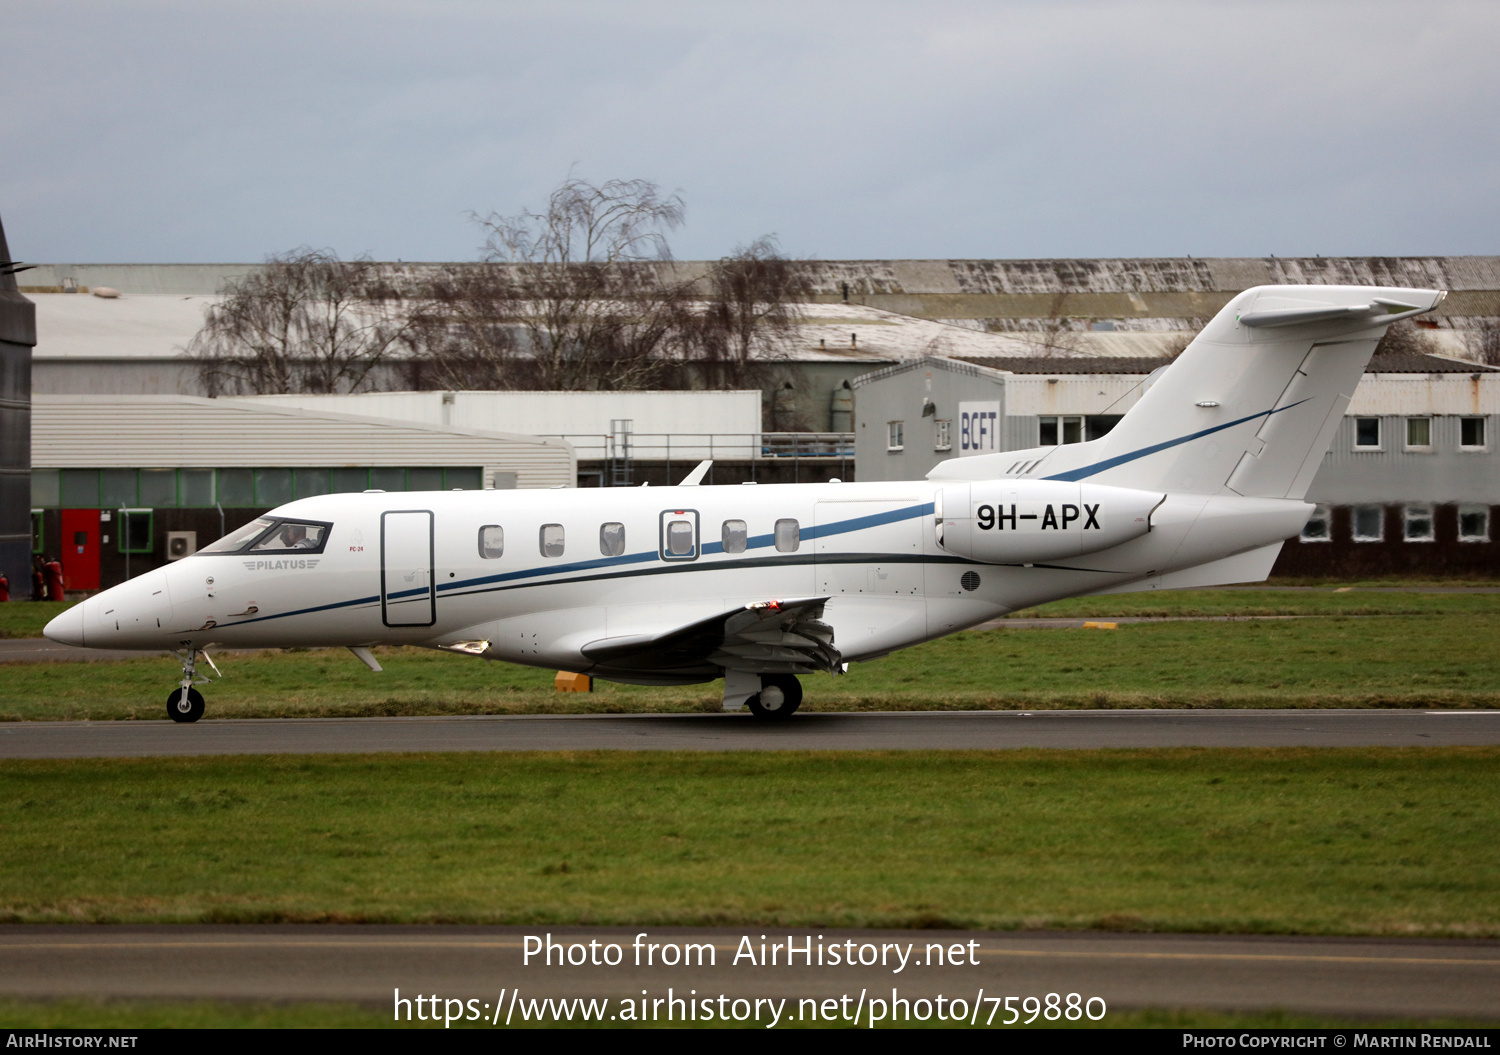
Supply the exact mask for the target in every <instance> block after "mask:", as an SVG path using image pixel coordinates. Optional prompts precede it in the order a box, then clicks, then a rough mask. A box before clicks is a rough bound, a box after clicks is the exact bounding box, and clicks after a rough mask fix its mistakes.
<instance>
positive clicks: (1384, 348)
mask: <svg viewBox="0 0 1500 1055" xmlns="http://www.w3.org/2000/svg"><path fill="white" fill-rule="evenodd" d="M1437 350H1438V348H1437V342H1436V341H1434V340H1433V339H1432V338H1431V337H1429V336H1427V334H1426V333H1425V332H1423V331H1422V330H1421V329H1419V328H1418V327H1416V326H1414V325H1412V323H1410V322H1397V323H1392V324H1391V325H1390V326H1388V327H1386V331H1385V336H1383V337H1381V338H1380V343H1379V344H1377V345H1375V354H1376V355H1431V354H1433V353H1434V352H1436V351H1437Z"/></svg>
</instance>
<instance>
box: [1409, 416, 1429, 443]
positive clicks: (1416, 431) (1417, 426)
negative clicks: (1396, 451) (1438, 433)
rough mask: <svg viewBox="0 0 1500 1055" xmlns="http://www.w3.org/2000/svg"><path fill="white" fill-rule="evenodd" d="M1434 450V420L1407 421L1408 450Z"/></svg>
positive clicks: (1411, 419) (1410, 419)
mask: <svg viewBox="0 0 1500 1055" xmlns="http://www.w3.org/2000/svg"><path fill="white" fill-rule="evenodd" d="M1431 448H1432V419H1431V418H1407V419H1406V449H1407V450H1430V449H1431Z"/></svg>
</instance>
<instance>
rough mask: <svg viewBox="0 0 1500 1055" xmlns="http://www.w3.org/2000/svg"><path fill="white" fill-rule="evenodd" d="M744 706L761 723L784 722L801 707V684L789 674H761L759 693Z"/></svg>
mask: <svg viewBox="0 0 1500 1055" xmlns="http://www.w3.org/2000/svg"><path fill="white" fill-rule="evenodd" d="M745 705H746V706H748V707H749V708H750V713H751V714H753V715H755V717H757V718H759V719H760V720H761V721H764V722H780V721H785V720H786V719H788V718H790V717H791V716H792V714H793V713H794V712H795V711H796V710H797V708H798V707H800V706H801V705H802V683H801V682H800V681H798V680H797V679H796V677H795V676H793V675H791V674H762V675H761V677H760V691H759V692H757V693H756V694H755V695H754V696H751V697H750V698H749V699H748V700H746V701H745Z"/></svg>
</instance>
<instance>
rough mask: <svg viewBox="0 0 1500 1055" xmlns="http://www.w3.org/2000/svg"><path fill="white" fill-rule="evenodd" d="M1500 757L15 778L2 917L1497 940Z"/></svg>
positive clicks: (336, 763)
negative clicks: (1088, 931)
mask: <svg viewBox="0 0 1500 1055" xmlns="http://www.w3.org/2000/svg"><path fill="white" fill-rule="evenodd" d="M1497 763H1500V748H1431V749H1320V750H1293V749H1281V750H1217V751H1202V750H1189V749H1180V750H1157V751H1143V750H1119V751H1070V752H1056V751H1036V750H1032V751H1025V750H1018V751H1006V752H893V753H888V754H887V753H854V752H836V753H811V752H810V753H790V752H789V753H776V754H744V755H740V754H726V753H714V754H696V753H687V752H682V753H667V752H660V753H657V752H652V753H646V754H638V755H637V754H626V753H610V752H576V753H574V752H569V753H561V754H559V753H549V754H514V755H513V754H505V755H497V754H474V755H396V756H392V755H384V756H297V757H287V756H276V757H233V758H174V759H91V760H81V761H10V762H5V763H4V764H3V765H0V796H3V798H4V801H6V802H7V803H8V804H9V809H8V810H7V816H6V818H5V824H4V834H5V845H6V853H5V854H4V855H0V922H11V923H27V922H37V923H44V922H68V921H91V922H153V923H172V922H198V923H215V922H219V923H235V922H265V923H272V922H319V921H329V922H335V921H336V922H372V923H373V922H387V923H443V922H468V923H508V924H555V925H562V924H584V925H637V924H639V925H647V924H652V925H669V924H683V925H695V924H705V925H734V924H763V925H776V926H782V925H785V926H846V927H964V928H976V929H1007V928H1018V927H1027V928H1038V927H1053V928H1087V929H1098V928H1106V929H1120V930H1134V931H1198V932H1235V933H1290V934H1298V933H1305V934H1385V935H1429V936H1453V937H1479V936H1487V937H1494V936H1497V935H1500V901H1497V900H1496V899H1495V898H1494V897H1493V880H1494V876H1495V875H1496V874H1500V843H1497V841H1496V840H1495V838H1494V832H1495V831H1496V830H1497V822H1500V795H1497V794H1496V792H1497V790H1500V764H1497Z"/></svg>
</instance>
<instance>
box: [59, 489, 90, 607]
mask: <svg viewBox="0 0 1500 1055" xmlns="http://www.w3.org/2000/svg"><path fill="white" fill-rule="evenodd" d="M58 541H59V542H60V543H61V545H59V546H58V552H57V554H56V556H57V559H58V560H60V561H62V565H63V582H64V583H65V584H66V586H67V588H68V589H70V590H97V589H98V588H99V510H97V509H64V510H63V511H62V538H61V539H59V540H58Z"/></svg>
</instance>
